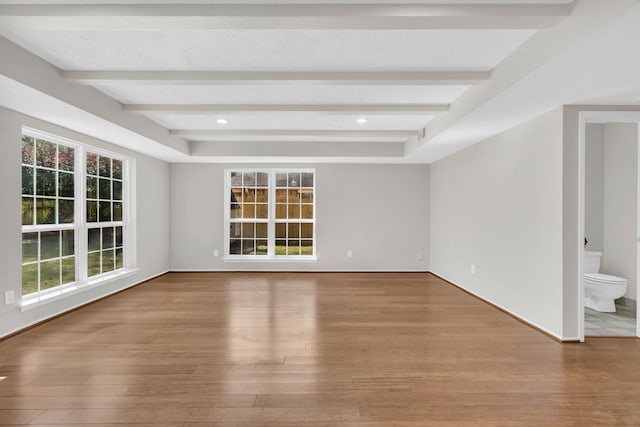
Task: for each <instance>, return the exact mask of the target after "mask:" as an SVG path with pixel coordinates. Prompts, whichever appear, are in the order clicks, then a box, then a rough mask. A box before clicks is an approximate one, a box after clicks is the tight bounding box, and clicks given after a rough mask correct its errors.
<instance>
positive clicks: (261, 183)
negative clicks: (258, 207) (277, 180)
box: [256, 172, 269, 187]
mask: <svg viewBox="0 0 640 427" xmlns="http://www.w3.org/2000/svg"><path fill="white" fill-rule="evenodd" d="M257 181H258V182H257V184H256V185H257V186H258V187H267V186H268V185H269V174H268V173H265V172H258V176H257Z"/></svg>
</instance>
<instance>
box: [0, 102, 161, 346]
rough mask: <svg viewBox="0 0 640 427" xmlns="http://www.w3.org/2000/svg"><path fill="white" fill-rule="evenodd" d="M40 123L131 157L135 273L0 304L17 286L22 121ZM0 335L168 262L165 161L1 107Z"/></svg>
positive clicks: (34, 125)
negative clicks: (25, 303) (50, 298)
mask: <svg viewBox="0 0 640 427" xmlns="http://www.w3.org/2000/svg"><path fill="white" fill-rule="evenodd" d="M23 125H24V126H28V127H31V128H34V129H39V130H42V131H45V132H49V133H52V134H55V135H59V136H63V137H67V138H70V139H73V140H76V141H78V142H82V143H86V144H90V145H93V146H96V147H101V148H105V149H108V150H110V151H114V152H118V153H123V154H126V155H128V156H131V157H133V158H135V160H136V169H137V177H136V188H135V191H136V193H137V200H136V209H137V213H136V216H137V227H136V240H137V267H138V268H139V269H140V271H139V273H137V274H136V275H134V276H131V277H128V278H125V279H122V280H118V281H114V282H111V283H109V284H106V285H101V286H96V287H92V288H90V289H87V290H86V291H83V292H79V293H77V294H74V295H71V296H69V297H68V298H64V299H61V300H58V301H54V302H51V303H48V304H45V305H42V306H39V307H36V308H32V309H30V310H27V311H24V312H22V311H20V309H19V308H18V306H17V305H15V304H12V305H5V304H4V292H5V291H7V290H14V291H15V294H16V296H19V295H20V291H21V279H20V276H21V267H20V265H21V257H22V254H21V231H20V230H21V226H20V224H21V216H20V191H21V170H20V155H21V154H20V146H21V131H22V126H23ZM0 141H1V142H0V173H1V174H2V175H1V181H0V182H1V183H2V185H1V187H0V189H1V193H0V196H1V200H3V203H4V204H5V205H4V206H3V208H2V209H0V229H1V235H2V239H1V240H0V248H1V249H2V251H1V253H2V257H0V271H2V277H3V278H2V280H1V281H0V337H1V336H4V335H7V334H9V333H11V332H13V331H16V330H19V329H22V328H25V327H27V326H29V325H30V324H33V323H36V322H38V321H40V320H43V319H46V318H49V317H51V316H55V315H56V314H59V313H61V312H64V311H67V310H68V309H70V308H72V307H74V306H77V305H81V304H84V303H86V302H88V301H91V300H94V299H96V298H100V297H102V296H104V295H108V294H110V293H113V292H116V291H118V290H121V289H124V288H127V287H129V286H131V285H132V284H135V283H138V282H140V281H143V280H145V279H147V278H150V277H153V276H155V275H158V274H160V273H163V272H165V271H166V270H167V269H168V268H169V192H168V188H169V165H168V164H167V163H165V162H163V161H160V160H156V159H152V158H150V157H147V156H143V155H140V154H137V153H134V152H132V151H129V150H126V149H124V148H122V147H117V146H114V145H111V144H108V143H105V142H103V141H100V140H97V139H94V138H91V137H88V136H86V135H82V134H78V133H75V132H72V131H69V130H67V129H64V128H61V127H58V126H55V125H52V124H50V123H47V122H43V121H41V120H38V119H34V118H32V117H29V116H26V115H23V114H20V113H16V112H14V111H11V110H7V109H4V108H0Z"/></svg>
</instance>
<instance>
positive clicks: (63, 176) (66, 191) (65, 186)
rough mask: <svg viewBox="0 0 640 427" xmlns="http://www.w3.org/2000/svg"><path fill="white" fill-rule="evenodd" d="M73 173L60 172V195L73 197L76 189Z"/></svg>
mask: <svg viewBox="0 0 640 427" xmlns="http://www.w3.org/2000/svg"><path fill="white" fill-rule="evenodd" d="M73 188H74V182H73V174H72V173H66V172H58V196H59V197H73V196H74V195H75V193H74V191H73Z"/></svg>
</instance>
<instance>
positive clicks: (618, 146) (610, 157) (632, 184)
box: [600, 123, 638, 300]
mask: <svg viewBox="0 0 640 427" xmlns="http://www.w3.org/2000/svg"><path fill="white" fill-rule="evenodd" d="M603 157H604V162H603V163H604V222H603V224H604V246H603V252H604V254H603V256H602V266H601V268H600V270H601V271H602V272H603V273H605V274H612V275H615V276H620V277H624V278H626V279H627V281H628V283H629V286H627V293H626V294H625V296H626V297H627V298H631V299H634V300H635V299H636V262H637V261H636V256H637V248H638V241H637V236H638V231H637V221H638V214H637V194H638V125H637V124H635V123H607V124H606V125H604V156H603Z"/></svg>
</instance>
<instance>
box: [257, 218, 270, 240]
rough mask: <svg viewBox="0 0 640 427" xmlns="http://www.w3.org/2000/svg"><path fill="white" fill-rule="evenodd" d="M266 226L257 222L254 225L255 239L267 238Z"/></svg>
mask: <svg viewBox="0 0 640 427" xmlns="http://www.w3.org/2000/svg"><path fill="white" fill-rule="evenodd" d="M267 228H268V227H267V224H266V223H264V222H259V223H257V224H256V237H257V238H258V239H266V238H267Z"/></svg>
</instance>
